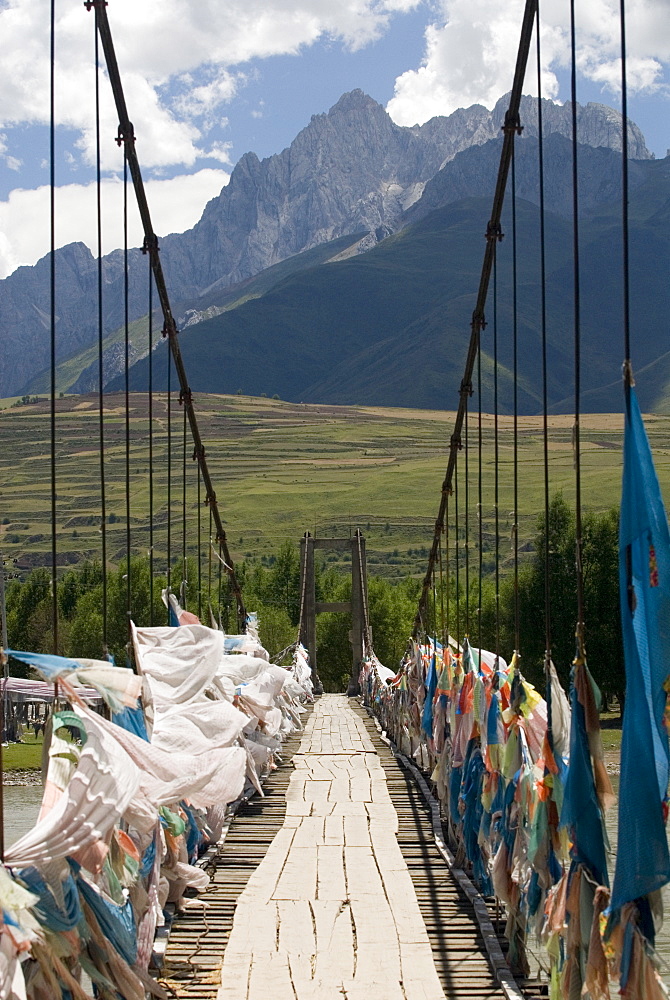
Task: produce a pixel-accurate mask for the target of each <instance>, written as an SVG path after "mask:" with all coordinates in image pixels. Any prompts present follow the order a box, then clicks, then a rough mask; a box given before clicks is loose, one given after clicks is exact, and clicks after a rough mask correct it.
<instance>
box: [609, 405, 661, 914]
mask: <svg viewBox="0 0 670 1000" xmlns="http://www.w3.org/2000/svg"><path fill="white" fill-rule="evenodd" d="M619 585H620V603H621V622H622V630H623V647H624V658H625V663H626V701H625V711H624V720H623V735H622V742H621V784H620V791H619V845H618V851H617V862H616V869H615V874H614V887H613V890H612V908H613V909H615V910H616V909H618V908H619V907H621V906H623V904H624V903H627V902H629V901H631V900H634V899H639V898H640V897H641V896H646V895H647V894H648V893H650V892H653V891H654V890H656V889H660V888H661V886H663V885H665V883H666V882H668V881H670V856H669V855H668V841H667V837H666V831H665V817H664V805H665V803H666V801H667V790H668V763H669V761H668V733H667V730H666V724H665V713H666V704H667V691H668V688H669V687H670V683H669V682H670V535H669V534H668V522H667V518H666V513H665V507H664V505H663V500H662V498H661V491H660V488H659V485H658V479H657V477H656V471H655V469H654V463H653V459H652V455H651V449H650V447H649V441H648V440H647V435H646V432H645V429H644V423H643V420H642V415H641V413H640V409H639V406H638V402H637V397H636V395H635V390H634V389H633V388H630V389H629V391H628V394H627V399H626V424H625V434H624V468H623V488H622V495H621V523H620V527H619Z"/></svg>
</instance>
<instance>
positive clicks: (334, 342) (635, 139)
mask: <svg viewBox="0 0 670 1000" xmlns="http://www.w3.org/2000/svg"><path fill="white" fill-rule="evenodd" d="M506 107H507V101H506V99H504V98H503V99H501V101H499V102H498V104H497V105H496V107H495V108H494V109H493V111H491V112H490V111H488V110H487V109H485V108H483V107H480V106H474V107H472V108H469V109H467V110H461V111H457V112H455V113H454V114H453V115H451V116H449V117H439V118H434V119H432V120H431V121H429V122H427V123H426V124H425V125H423V126H414V127H412V128H405V127H400V126H397V125H395V124H394V123H393V122H392V121H391V119H390V118H389V116H388V115H387V114H386V112H385V111H384V109H383V108H382V107H381V106H380V105H378V104H377V103H376V102H374V101H373V100H372V99H371V98H369V97H367V96H366V95H365V94H363V93H362V92H361V91H353V92H352V93H350V94H345V95H344V96H343V97H342V98H341V99H340V101H338V103H337V104H336V105H335V106H334V107H333V108H331V110H330V111H329V112H328V113H327V114H324V115H317V116H314V117H313V118H312V121H311V122H310V123H309V125H308V126H307V127H306V128H305V129H303V130H302V132H300V134H299V135H298V136H297V137H296V139H295V140H294V141H293V143H292V144H291V146H290V147H289V148H288V149H286V150H284V151H283V152H282V153H279V154H277V155H275V156H272V157H269V158H267V159H265V160H263V161H259V160H258V158H257V157H256V156H255V155H254V154H253V153H247V154H246V155H245V156H243V157H242V159H241V160H240V161H239V163H238V164H237V165H236V167H235V169H234V170H233V172H232V175H231V179H230V182H229V184H228V185H227V186H226V187H225V188H223V190H222V192H221V194H220V195H219V196H218V197H217V198H215V199H213V200H212V201H210V202H209V203H208V204H207V206H206V207H205V210H204V212H203V215H202V218H201V220H200V221H199V222H198V224H197V225H196V226H195V227H194V228H193V229H192V230H190V231H188V232H186V233H183V234H180V235H172V236H168V237H166V238H165V239H162V240H161V241H160V247H161V260H162V264H163V268H164V270H165V273H166V278H167V282H168V288H169V290H170V295H171V299H172V302H173V311H174V313H175V315H176V316H177V318H178V325H179V326H180V329H181V330H182V332H181V334H180V337H181V343H182V350H183V353H184V356H185V360H186V364H187V371H188V373H189V380H190V383H191V387H192V388H193V389H194V390H195V391H200V392H203V391H208V392H225V391H232V392H235V391H238V390H240V389H241V390H242V391H243V392H249V393H254V394H260V393H261V392H265V393H267V394H268V395H271V394H274V393H277V394H278V395H279V396H281V397H282V398H287V399H295V400H298V399H304V400H305V401H308V400H311V401H320V402H358V403H364V402H370V403H377V404H379V405H392V404H393V403H395V404H396V405H414V406H436V405H437V406H442V405H443V406H445V407H452V406H454V405H455V401H456V399H455V395H454V393H455V390H456V389H457V387H458V382H459V381H460V375H461V369H462V359H463V357H464V353H465V347H466V343H467V338H468V335H469V317H470V315H471V312H472V307H473V304H474V295H475V293H476V287H477V281H478V274H479V268H480V266H481V258H482V254H483V249H484V241H483V238H482V237H483V232H484V230H485V226H486V221H487V219H488V216H489V213H490V203H491V194H492V190H493V184H494V180H495V175H496V171H497V166H498V160H499V155H500V143H501V138H500V136H501V132H500V126H501V123H502V121H503V118H504V112H505V109H506ZM543 117H544V136H545V142H544V161H545V198H546V206H547V209H548V212H547V215H546V218H545V224H546V229H547V241H546V246H547V276H548V283H547V302H548V304H549V305H551V307H552V308H551V309H549V310H548V315H549V317H550V320H549V323H548V334H549V342H550V361H551V366H550V367H551V372H550V383H551V384H550V399H551V402H552V405H553V407H554V408H555V409H558V410H560V409H561V408H562V407H564V406H567V402H566V400H568V399H569V396H570V382H571V378H572V376H571V357H572V346H571V344H572V339H571V338H572V326H571V324H572V313H573V311H574V310H573V309H572V306H571V304H570V302H571V288H572V258H571V253H572V224H571V221H570V213H571V210H572V183H571V174H570V167H569V164H570V158H571V150H572V146H571V142H570V139H569V136H570V134H571V132H570V129H571V108H570V106H569V105H564V106H558V105H554V104H551V103H550V102H546V101H545V102H543ZM521 120H522V123H523V124H524V134H523V136H522V138H521V139H520V140H518V142H517V153H516V157H515V191H516V208H517V217H516V228H517V239H516V244H517V258H518V259H517V293H518V302H519V318H518V331H519V345H520V357H521V359H522V363H521V366H520V372H521V377H522V381H521V385H522V388H521V392H520V403H521V405H522V408H523V410H524V411H526V412H535V411H536V410H537V408H538V405H539V404H538V400H539V393H540V388H541V387H540V383H539V381H538V372H537V356H538V337H539V329H540V317H539V307H538V304H537V286H538V279H539V271H538V259H539V244H538V233H539V218H538V209H537V203H538V196H539V186H538V173H537V163H538V143H537V104H536V102H535V101H533V100H531V99H530V98H524V99H523V102H522V108H521ZM578 138H579V141H580V145H579V150H578V163H579V198H580V213H581V214H580V240H581V245H582V257H581V271H582V317H583V320H582V322H583V333H584V342H585V356H586V357H587V359H588V365H587V366H586V367H587V378H586V382H585V386H584V389H585V403H586V408H589V407H590V408H592V409H603V408H608V409H609V408H614V406H612V405H610V404H611V403H612V401H613V400H614V398H615V394H616V393H617V392H618V370H619V367H620V358H619V356H618V354H619V352H618V351H617V350H615V349H613V344H614V343H616V339H617V334H616V332H615V331H616V328H617V325H618V324H620V320H619V314H620V309H619V308H618V304H619V301H620V298H621V293H620V285H621V270H620V265H619V263H618V262H619V261H620V259H621V254H620V252H619V250H618V249H617V247H618V245H619V244H620V228H621V227H620V214H621V209H620V192H621V156H620V149H621V119H620V116H619V115H618V113H617V112H616V111H613V110H612V109H609V108H606V107H605V106H604V105H598V104H589V105H586V106H585V107H583V108H581V107H580V108H578ZM629 154H630V157H631V160H630V189H631V265H632V270H633V272H634V282H633V289H634V292H633V300H632V301H633V317H634V321H635V324H636V326H638V327H639V328H640V330H641V336H640V348H639V364H640V367H642V368H644V367H646V368H647V369H648V371H647V372H646V373H644V379H645V380H646V382H648V383H649V385H648V389H647V387H646V382H645V381H644V380H643V379H641V380H640V384H641V385H642V384H643V382H644V385H645V388H644V389H641V392H642V394H643V398H644V393H645V392H647V396H648V401H649V402H650V403H651V404H653V405H654V406H656V407H659V406H660V407H662V406H663V405H664V404H663V399H664V398H665V391H666V390H665V386H666V384H667V385H670V367H669V368H668V371H667V373H666V365H665V362H664V361H663V353H664V352H663V350H662V345H661V346H659V345H658V343H657V341H656V338H655V337H654V336H653V334H652V331H654V330H655V329H658V328H659V324H662V322H663V317H664V315H665V314H666V313H667V307H668V302H667V290H666V287H665V285H667V282H666V281H665V278H664V274H667V264H668V262H669V261H670V252H669V251H670V248H669V245H668V244H669V240H668V236H667V235H666V234H667V232H668V229H667V222H668V214H669V205H670V160H668V159H666V160H659V161H655V160H653V158H651V157H650V154H649V153H648V151H647V149H646V146H645V144H644V138H643V136H642V135H641V133H640V131H639V129H637V127H636V126H634V125H633V124H632V123H631V124H630V141H629ZM509 206H510V198H509V197H508V199H507V207H506V216H505V219H504V229H505V232H506V233H507V236H506V238H505V240H504V241H503V243H502V244H501V245H500V250H499V267H498V272H499V273H498V279H499V281H498V284H499V287H498V296H497V300H498V312H497V320H498V326H499V334H500V335H499V357H500V360H501V362H502V364H503V366H504V367H503V370H502V371H501V386H500V388H501V402H502V405H503V407H506V406H507V405H508V404H509V393H510V376H509V371H508V370H507V369H509V367H510V365H511V355H510V350H511V348H510V341H509V336H508V332H509V331H508V328H509V326H510V324H511V298H512V294H511V280H510V277H511V245H512V240H511V239H510V233H511V227H512V220H511V218H510V215H509ZM130 265H131V267H130V282H129V286H130V299H129V307H130V310H129V311H130V316H131V319H132V320H133V326H132V330H131V341H132V345H133V348H132V353H131V359H132V360H133V361H136V364H135V365H134V366H133V368H132V369H131V386H132V387H134V388H145V387H146V380H147V368H148V358H147V357H146V356H145V357H143V355H147V354H148V351H149V338H148V334H147V329H148V323H147V319H146V312H147V285H148V280H147V262H146V258H145V257H144V256H143V255H142V254H141V252H140V251H139V250H133V251H131V254H130ZM103 267H104V279H105V294H104V299H103V303H104V315H105V323H106V335H107V336H106V354H105V373H106V382H107V383H108V385H109V388H113V387H114V386H118V375H117V373H118V372H119V371H120V370H121V365H122V363H123V350H122V347H121V336H120V332H119V327H120V323H121V320H122V315H123V297H122V291H121V290H122V285H123V260H122V254H121V252H120V251H115V252H114V253H112V254H109V255H108V256H107V257H106V258H105V260H104V262H103ZM48 271H49V262H48V258H45V259H43V260H42V261H40V262H39V263H38V264H37V265H35V267H33V268H25V267H24V268H19V269H18V270H17V271H16V272H15V273H14V274H13V275H11V276H10V277H9V278H7V279H5V280H4V281H2V282H0V322H1V323H2V325H3V329H4V330H5V332H6V338H3V340H6V343H7V350H6V351H3V355H2V356H1V357H0V395H10V394H17V393H19V392H22V391H39V390H40V389H41V390H42V391H43V390H44V388H45V376H44V375H43V374H41V373H43V372H44V371H45V368H46V363H47V360H48V297H49V287H48ZM96 272H97V266H96V262H95V260H94V258H93V257H92V256H91V254H90V252H89V251H88V250H87V248H86V247H84V246H83V245H82V244H73V245H71V246H69V247H65V248H63V249H62V250H60V251H58V253H57V283H58V306H57V313H58V319H57V338H58V347H59V360H60V366H59V373H58V385H59V387H60V388H61V389H62V390H65V389H67V390H69V391H73V390H74V391H86V390H89V389H91V388H94V387H95V386H96V385H97V359H96V351H95V348H94V346H93V345H94V344H95V340H96V337H97V305H96V284H97V273H96ZM554 307H555V308H554ZM160 325H161V324H160V322H157V323H156V324H155V329H154V347H155V349H154V351H153V352H152V361H153V362H154V377H155V383H154V384H156V385H157V387H159V386H161V385H163V384H164V382H165V375H166V368H167V366H166V352H165V351H164V350H161V348H160V346H157V342H158V341H160V332H159V331H160ZM489 330H490V325H489ZM157 331H158V332H157ZM489 340H490V338H489V333H488V332H487V338H486V342H485V343H484V342H483V347H484V349H485V354H484V356H483V376H482V377H483V383H484V385H485V386H487V385H488V386H490V381H491V372H492V361H491V355H492V346H491V344H490V342H488V341H489ZM666 374H667V378H666ZM115 376H116V377H115ZM608 387H609V388H608ZM606 404H607V405H606Z"/></svg>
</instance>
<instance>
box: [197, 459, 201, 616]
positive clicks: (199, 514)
mask: <svg viewBox="0 0 670 1000" xmlns="http://www.w3.org/2000/svg"><path fill="white" fill-rule="evenodd" d="M195 474H196V476H197V477H198V618H200V620H201V621H202V500H201V499H200V480H201V479H202V476H201V475H200V466H199V465H197V464H196V467H195Z"/></svg>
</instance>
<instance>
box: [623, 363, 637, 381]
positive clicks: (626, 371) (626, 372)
mask: <svg viewBox="0 0 670 1000" xmlns="http://www.w3.org/2000/svg"><path fill="white" fill-rule="evenodd" d="M621 374H622V375H623V384H624V386H631V385H635V379H634V377H633V365H632V364H631V360H630V358H626V360H625V361H624V363H623V365H622V366H621Z"/></svg>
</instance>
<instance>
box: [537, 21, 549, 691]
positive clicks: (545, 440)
mask: <svg viewBox="0 0 670 1000" xmlns="http://www.w3.org/2000/svg"><path fill="white" fill-rule="evenodd" d="M536 42H537V155H538V173H539V188H540V190H539V194H540V309H541V329H542V450H543V456H544V648H545V654H544V662H545V673H546V680H547V681H548V680H549V673H548V672H549V663H550V661H551V575H550V572H549V559H550V554H551V552H550V539H549V424H548V416H547V414H548V409H549V401H548V385H547V270H546V254H545V247H546V233H545V225H544V223H545V219H544V136H543V134H542V131H543V129H542V125H543V119H542V51H541V46H540V8H539V2H538V10H537V32H536Z"/></svg>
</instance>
